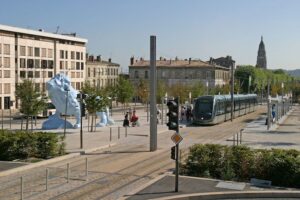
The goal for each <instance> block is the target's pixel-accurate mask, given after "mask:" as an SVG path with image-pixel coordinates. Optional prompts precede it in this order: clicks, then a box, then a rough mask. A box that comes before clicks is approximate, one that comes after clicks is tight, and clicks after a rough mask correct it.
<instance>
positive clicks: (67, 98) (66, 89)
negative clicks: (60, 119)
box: [64, 88, 69, 137]
mask: <svg viewBox="0 0 300 200" xmlns="http://www.w3.org/2000/svg"><path fill="white" fill-rule="evenodd" d="M65 91H66V92H67V96H66V109H65V126H64V137H66V127H67V111H68V100H69V88H65Z"/></svg>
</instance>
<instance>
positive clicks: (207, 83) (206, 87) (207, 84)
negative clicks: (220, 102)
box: [206, 80, 208, 95]
mask: <svg viewBox="0 0 300 200" xmlns="http://www.w3.org/2000/svg"><path fill="white" fill-rule="evenodd" d="M206 95H208V80H206Z"/></svg>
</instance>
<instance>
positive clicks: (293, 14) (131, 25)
mask: <svg viewBox="0 0 300 200" xmlns="http://www.w3.org/2000/svg"><path fill="white" fill-rule="evenodd" d="M299 10H300V1H298V0H26V1H24V0H6V1H5V0H3V1H1V6H0V24H3V25H9V26H16V27H22V28H29V29H40V28H41V29H44V30H45V31H46V32H56V30H57V27H58V26H59V29H58V33H71V32H76V33H77V35H78V37H82V38H86V39H88V44H87V52H88V53H89V54H93V55H102V58H103V59H104V60H108V58H112V62H116V63H119V64H120V65H121V67H122V71H123V72H127V71H128V65H129V61H130V57H131V56H134V57H135V58H137V59H139V58H140V57H143V58H144V59H149V54H150V50H149V49H150V46H149V45H150V35H155V36H156V37H157V39H156V42H157V43H156V46H157V47H156V48H157V58H159V57H160V56H162V57H165V58H167V59H170V58H171V59H174V58H175V57H176V56H177V57H178V58H181V59H185V58H192V59H201V60H204V61H207V60H209V58H210V57H213V58H217V57H222V56H227V55H230V56H232V58H233V59H234V60H235V61H236V65H255V64H256V58H257V51H258V45H259V42H260V39H261V36H263V41H264V43H265V48H266V53H267V66H268V68H269V69H278V68H283V69H297V68H299V69H300V59H299V50H300V12H299Z"/></svg>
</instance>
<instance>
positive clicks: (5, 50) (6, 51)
mask: <svg viewBox="0 0 300 200" xmlns="http://www.w3.org/2000/svg"><path fill="white" fill-rule="evenodd" d="M3 54H6V55H10V45H9V44H3Z"/></svg>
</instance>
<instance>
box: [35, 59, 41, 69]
mask: <svg viewBox="0 0 300 200" xmlns="http://www.w3.org/2000/svg"><path fill="white" fill-rule="evenodd" d="M40 67H41V64H40V60H38V59H35V60H34V68H37V69H38V68H40Z"/></svg>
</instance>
